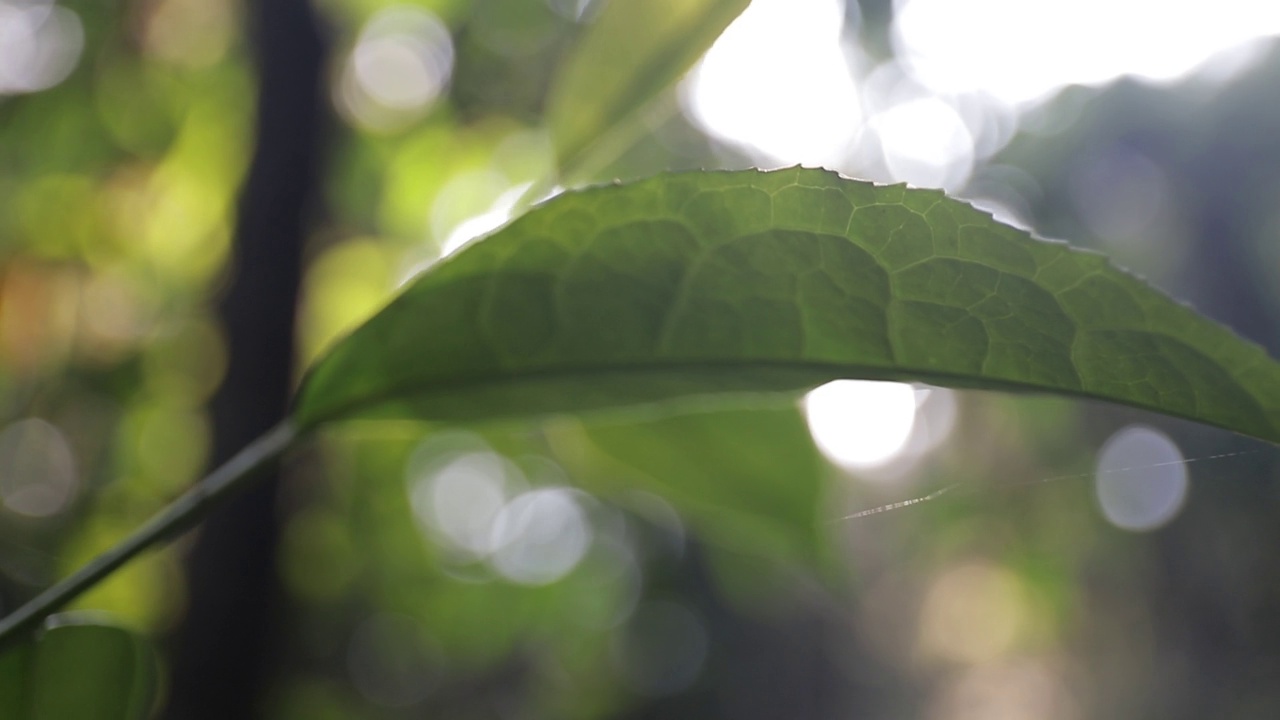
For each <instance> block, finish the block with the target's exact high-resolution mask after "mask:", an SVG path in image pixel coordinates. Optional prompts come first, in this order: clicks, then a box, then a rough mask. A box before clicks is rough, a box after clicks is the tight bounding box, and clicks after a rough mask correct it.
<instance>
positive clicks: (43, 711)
mask: <svg viewBox="0 0 1280 720" xmlns="http://www.w3.org/2000/svg"><path fill="white" fill-rule="evenodd" d="M155 687H156V675H155V660H154V658H153V657H152V655H151V651H150V649H149V647H148V646H147V644H146V643H145V641H143V640H142V639H141V638H140V637H138V636H137V635H136V634H134V633H133V632H131V631H129V630H126V629H124V628H120V627H116V626H114V625H103V624H99V623H96V622H93V621H90V620H86V619H83V617H82V616H78V615H76V614H64V615H59V616H55V617H53V618H51V619H50V620H49V621H48V629H47V630H45V631H44V633H43V634H42V635H41V636H40V637H39V638H38V639H37V640H36V641H34V642H32V641H30V640H28V641H25V642H23V643H22V644H19V645H17V646H14V647H12V648H10V649H8V650H6V651H5V653H4V654H3V655H0V717H4V718H15V720H19V719H20V720H61V719H63V718H76V719H77V720H140V719H141V718H145V717H148V715H149V714H150V711H151V705H152V700H153V699H154V697H155Z"/></svg>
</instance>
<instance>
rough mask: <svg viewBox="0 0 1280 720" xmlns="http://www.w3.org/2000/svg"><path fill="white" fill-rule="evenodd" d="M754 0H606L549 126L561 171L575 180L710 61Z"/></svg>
mask: <svg viewBox="0 0 1280 720" xmlns="http://www.w3.org/2000/svg"><path fill="white" fill-rule="evenodd" d="M749 4H750V0H606V2H605V3H604V8H603V9H602V10H601V11H600V14H599V16H598V17H596V18H595V19H594V20H593V21H592V23H591V25H589V26H588V27H587V28H586V30H585V31H584V33H583V35H582V37H581V38H580V40H579V42H578V44H577V45H576V46H575V47H574V49H573V50H572V51H571V52H570V53H569V55H568V56H567V57H566V58H565V60H564V63H563V64H562V65H561V66H560V69H559V72H558V74H557V76H556V79H555V82H554V84H553V85H552V88H551V91H550V96H549V97H548V99H547V113H546V117H547V125H548V127H549V128H550V130H551V136H552V140H553V142H554V144H555V149H556V157H557V160H558V161H559V164H560V168H561V171H562V172H563V173H564V174H566V175H569V176H571V177H572V176H574V175H575V173H576V171H577V170H578V169H579V167H580V164H581V163H582V161H583V160H584V156H585V155H586V154H587V152H588V151H589V150H590V149H591V147H592V146H593V145H594V144H595V143H597V142H603V143H609V142H610V141H611V140H613V141H616V140H617V138H616V137H610V136H612V135H616V134H617V133H618V132H619V131H622V130H624V129H625V126H626V125H627V124H628V121H629V120H630V121H634V119H635V116H636V113H637V112H638V111H639V110H640V109H641V108H643V107H644V106H645V105H647V104H648V103H649V102H650V101H651V100H652V99H653V98H654V97H655V96H656V95H658V94H659V93H660V92H662V91H663V90H664V89H666V88H667V87H668V86H669V85H671V84H672V83H674V82H675V81H676V80H678V79H679V78H680V76H681V75H683V74H684V73H685V72H686V71H687V70H688V69H689V68H690V67H692V66H693V64H694V63H695V62H696V61H697V60H698V58H700V57H702V54H703V53H704V52H706V50H707V48H709V47H711V44H712V43H713V42H715V40H716V38H718V37H720V33H722V32H724V29H725V28H726V27H728V25H729V23H731V22H733V19H734V18H736V17H737V16H738V15H739V14H741V13H742V11H743V10H745V9H746V8H747V5H749Z"/></svg>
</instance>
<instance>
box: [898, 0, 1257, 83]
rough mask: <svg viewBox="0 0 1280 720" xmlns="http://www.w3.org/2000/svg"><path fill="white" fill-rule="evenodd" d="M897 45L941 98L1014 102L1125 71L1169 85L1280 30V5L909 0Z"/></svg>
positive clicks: (1250, 1)
mask: <svg viewBox="0 0 1280 720" xmlns="http://www.w3.org/2000/svg"><path fill="white" fill-rule="evenodd" d="M894 31H895V33H894V41H895V43H896V45H897V47H898V50H899V53H900V54H901V55H902V56H903V57H904V58H905V60H906V62H907V64H908V66H909V67H910V69H911V71H912V73H913V74H914V75H915V77H916V78H917V79H919V80H920V81H921V82H923V83H924V84H925V85H927V86H928V87H929V88H931V89H933V90H934V91H936V92H939V93H944V94H959V93H969V92H979V93H984V94H987V95H990V96H992V97H994V98H995V99H997V100H999V101H1002V102H1004V103H1007V104H1010V105H1023V104H1029V103H1033V102H1035V101H1037V100H1042V99H1044V98H1045V97H1047V96H1049V95H1051V94H1053V93H1054V92H1057V91H1058V90H1059V89H1061V88H1062V87H1064V86H1067V85H1071V84H1101V83H1105V82H1108V81H1110V80H1114V79H1116V78H1118V77H1121V76H1123V75H1135V76H1138V77H1142V78H1147V79H1151V80H1163V81H1169V80H1174V79H1177V78H1179V77H1181V76H1183V75H1186V74H1187V73H1190V72H1192V71H1194V70H1196V69H1197V68H1198V67H1199V66H1201V65H1203V64H1204V63H1206V62H1207V61H1209V60H1211V59H1213V58H1214V56H1215V55H1218V54H1220V53H1223V52H1225V51H1229V50H1232V49H1235V48H1238V47H1239V46H1241V45H1243V44H1245V43H1248V42H1249V41H1251V40H1254V39H1256V38H1259V37H1264V36H1269V35H1275V34H1277V33H1280V4H1277V3H1269V2H1257V0H1223V1H1222V2H1221V3H1218V4H1216V5H1214V6H1213V11H1212V12H1206V10H1205V8H1204V7H1203V6H1202V5H1201V4H1199V3H1192V2H1179V1H1175V2H1168V0H1075V1H1074V2H1047V1H1044V0H1041V1H1039V2H1025V1H1023V0H970V2H955V0H906V2H903V3H901V6H900V8H899V10H898V16H897V19H896V21H895V23H894Z"/></svg>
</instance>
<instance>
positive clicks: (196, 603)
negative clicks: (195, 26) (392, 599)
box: [165, 0, 326, 720]
mask: <svg viewBox="0 0 1280 720" xmlns="http://www.w3.org/2000/svg"><path fill="white" fill-rule="evenodd" d="M247 7H248V8H249V12H250V15H251V17H250V21H251V23H252V26H251V27H252V31H253V42H254V47H255V50H256V59H257V65H258V72H259V90H258V114H257V125H256V132H257V139H256V142H257V145H256V149H255V151H254V156H253V160H252V164H251V166H250V169H249V175H248V179H247V181H246V184H245V187H244V190H243V194H242V196H241V201H240V215H239V220H238V223H237V226H236V235H235V247H234V258H235V259H234V261H233V266H232V273H231V276H230V279H231V283H230V286H229V288H228V291H227V293H226V295H225V297H224V299H223V303H222V307H221V314H222V321H223V323H224V327H225V330H226V333H227V342H228V345H229V357H230V362H229V365H228V369H227V377H226V379H225V381H224V382H223V385H222V387H221V388H220V390H219V391H218V394H217V396H216V397H215V398H214V400H213V405H212V415H213V424H214V442H213V460H214V462H215V463H221V462H222V461H223V460H225V459H227V458H228V457H229V456H230V455H231V454H233V453H234V452H235V451H237V450H239V449H240V448H241V447H243V446H244V445H245V444H246V443H248V442H249V441H251V440H253V439H254V438H255V437H257V436H258V435H260V434H261V433H262V432H263V431H265V430H267V429H268V428H270V427H271V426H272V425H274V424H275V423H276V422H278V421H279V420H280V419H281V418H282V417H283V416H284V414H285V411H286V407H287V403H288V399H289V393H290V389H291V383H292V371H293V334H294V309H295V303H296V297H297V292H298V285H299V280H300V275H301V257H302V247H303V241H304V237H305V234H306V227H307V218H308V216H309V214H310V211H311V210H312V203H313V200H314V199H315V198H316V197H317V196H318V193H317V186H318V182H319V176H320V157H319V155H320V148H321V142H320V141H321V135H322V131H323V129H324V128H323V125H324V122H323V118H324V117H325V116H326V112H325V103H324V91H323V77H322V76H323V68H324V61H325V50H326V44H325V42H324V38H323V36H322V33H321V32H320V27H319V24H318V21H317V18H316V16H315V14H314V11H313V9H312V7H311V5H310V3H309V2H308V0H261V1H260V2H252V3H249V4H248V5H247ZM278 487H279V481H278V478H277V477H276V476H275V475H271V476H269V477H266V478H264V479H263V480H262V481H261V482H260V483H259V484H258V485H256V486H255V487H254V488H253V489H252V490H250V491H248V492H246V493H244V494H243V495H240V496H239V497H237V498H235V499H234V500H233V501H232V502H231V503H230V504H228V506H226V507H224V508H221V509H219V510H218V511H216V512H215V513H214V514H213V515H212V516H211V517H210V518H209V520H208V521H207V522H206V523H205V525H204V527H203V529H202V530H201V531H200V534H199V536H198V539H197V541H196V544H195V546H194V548H193V549H192V552H191V554H190V557H189V559H188V563H187V596H188V609H187V614H186V617H185V619H184V621H183V624H182V625H181V627H179V628H178V629H177V631H176V632H175V633H174V636H173V637H172V639H171V646H170V657H171V661H172V664H171V670H172V675H171V679H172V685H171V691H170V694H169V706H168V708H167V710H166V713H165V716H166V717H168V718H181V719H182V720H188V719H197V718H220V719H221V718H252V717H257V716H258V715H259V714H260V699H261V696H262V694H263V693H262V691H263V688H264V686H265V684H266V680H267V679H268V676H269V675H270V672H271V663H272V659H273V657H274V655H275V652H276V650H275V645H276V643H274V640H275V636H276V632H275V628H274V622H273V620H274V619H275V617H276V616H277V615H279V613H278V612H275V611H273V609H275V608H277V605H278V601H279V595H280V592H279V586H278V579H277V576H276V573H275V559H276V546H277V538H278V535H279V518H278V517H277V507H276V495H277V488H278Z"/></svg>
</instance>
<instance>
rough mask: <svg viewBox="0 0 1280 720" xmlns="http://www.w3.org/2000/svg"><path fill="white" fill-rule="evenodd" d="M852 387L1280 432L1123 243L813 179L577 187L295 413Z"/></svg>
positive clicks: (406, 307) (1248, 380) (393, 325)
mask: <svg viewBox="0 0 1280 720" xmlns="http://www.w3.org/2000/svg"><path fill="white" fill-rule="evenodd" d="M842 377H854V378H872V379H892V380H919V381H924V382H929V383H934V384H938V385H950V386H959V387H971V388H984V389H992V390H1031V391H1044V392H1051V393H1059V394H1070V395H1079V396H1085V397H1092V398H1097V399H1101V400H1108V401H1113V402H1118V403H1124V404H1128V405H1133V406H1136V407H1140V408H1145V409H1148V410H1153V411H1157V412H1162V413H1166V414H1169V415H1174V416H1180V417H1184V418H1189V419H1192V420H1197V421H1200V422H1204V423H1207V424H1211V425H1217V426H1219V427H1223V428H1227V429H1230V430H1234V431H1237V432H1240V433H1243V434H1246V435H1252V436H1255V437H1259V438H1263V439H1266V440H1270V441H1273V442H1274V441H1280V431H1278V430H1277V428H1278V427H1280V365H1277V363H1275V362H1274V361H1273V360H1271V359H1270V358H1269V357H1268V356H1267V355H1266V353H1265V352H1264V351H1263V350H1262V349H1261V348H1259V347H1257V346H1256V345H1254V344H1252V343H1249V342H1247V341H1244V340H1242V339H1240V338H1239V337H1237V336H1236V335H1235V334H1233V333H1232V332H1231V331H1229V330H1227V329H1226V328H1224V327H1222V326H1220V325H1218V324H1216V323H1214V322H1212V321H1210V320H1208V319H1206V318H1205V317H1203V316H1201V315H1199V314H1197V313H1196V312H1195V311H1193V310H1191V309H1190V308H1188V307H1186V306H1184V305H1182V304H1180V303H1178V302H1176V301H1174V300H1172V299H1170V298H1169V297H1167V296H1165V295H1164V294H1162V293H1160V292H1159V291H1157V290H1155V289H1153V288H1151V287H1150V286H1148V285H1147V284H1146V283H1144V282H1143V281H1141V280H1139V279H1137V278H1135V277H1134V276H1132V275H1129V274H1127V273H1126V272H1124V271H1121V270H1118V269H1116V268H1115V267H1113V266H1112V265H1111V264H1110V263H1109V262H1108V261H1107V260H1106V258H1104V257H1103V256H1101V255H1098V254H1096V253H1091V252H1085V251H1080V250H1076V249H1072V248H1070V247H1068V246H1067V245H1065V244H1063V243H1057V242H1047V241H1043V240H1039V239H1035V238H1033V237H1032V236H1030V235H1029V234H1028V233H1027V232H1025V231H1022V230H1019V229H1016V228H1013V227H1010V226H1007V225H1004V224H1001V223H998V222H996V221H995V220H993V219H992V218H991V217H990V216H989V215H987V214H985V213H983V212H980V211H978V210H975V209H974V208H972V207H970V206H969V205H967V204H964V203H961V202H958V201H955V200H952V199H948V198H946V197H945V196H944V195H943V194H942V193H941V192H938V191H932V190H917V189H908V188H906V187H905V186H901V185H894V186H877V185H873V184H871V183H867V182H862V181H857V180H850V179H847V178H843V177H840V176H839V175H837V174H835V173H831V172H827V171H823V170H811V169H802V168H791V169H787V170H779V171H774V172H758V171H739V172H703V173H683V174H673V175H663V176H658V177H654V178H650V179H647V180H643V181H640V182H636V183H632V184H627V185H613V186H603V187H595V188H589V189H586V190H583V191H579V192H571V193H566V194H564V195H561V196H560V197H557V198H555V199H553V200H551V201H549V202H547V203H545V204H544V205H542V206H540V207H537V208H535V209H534V210H532V211H531V212H529V213H528V214H526V215H525V216H523V217H521V218H520V219H518V220H516V221H515V222H513V223H511V224H510V225H508V226H507V227H506V228H503V229H502V230H500V231H498V232H497V233H495V234H494V235H492V236H490V237H488V238H486V239H484V240H482V241H480V242H477V243H475V244H473V245H471V246H470V247H468V248H466V249H465V250H463V251H462V252H460V253H458V254H457V255H456V256H454V257H452V258H450V259H448V260H446V261H444V262H442V263H440V264H439V265H437V266H435V267H433V268H431V269H430V270H429V271H427V272H426V273H425V274H423V275H422V276H421V277H419V278H418V279H417V280H416V281H414V282H413V283H412V285H411V286H410V287H409V288H408V289H407V290H406V291H405V292H404V293H403V294H402V295H400V296H399V297H398V298H396V299H395V300H394V301H393V302H392V303H391V304H390V305H389V306H387V307H386V308H385V309H384V310H382V311H381V312H380V313H379V314H378V315H376V316H375V317H374V318H373V319H371V320H370V321H369V322H368V323H366V324H365V325H364V326H363V327H361V328H359V329H358V330H357V331H356V332H355V333H353V334H352V335H351V336H349V337H348V338H346V339H345V340H344V341H342V342H340V343H339V344H338V345H337V346H336V347H335V348H333V350H332V351H331V352H330V353H329V354H328V356H327V357H325V358H324V359H323V360H321V361H320V362H319V363H318V364H317V365H316V366H315V367H314V368H313V370H312V371H311V372H310V374H309V376H308V377H307V378H306V380H305V382H304V384H303V387H302V389H301V391H300V393H299V396H298V399H297V404H296V407H295V419H296V420H297V421H298V422H299V423H300V424H301V425H302V426H303V427H308V426H312V425H315V424H318V423H321V422H324V421H328V420H334V419H339V418H346V417H353V416H384V417H385V416H412V417H418V418H425V419H431V420H441V421H468V420H479V419H486V418H492V417H499V416H512V415H530V414H543V413H553V412H565V411H579V410H587V409H593V408H603V407H614V406H622V405H629V404H633V403H639V402H650V401H657V400H664V399H669V398H676V397H682V396H691V395H703V394H711V393H720V392H731V391H732V392H743V391H746V392H752V391H756V392H772V391H797V390H802V389H806V388H810V387H813V386H815V385H818V384H820V383H822V382H825V381H827V380H831V379H834V378H842Z"/></svg>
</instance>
